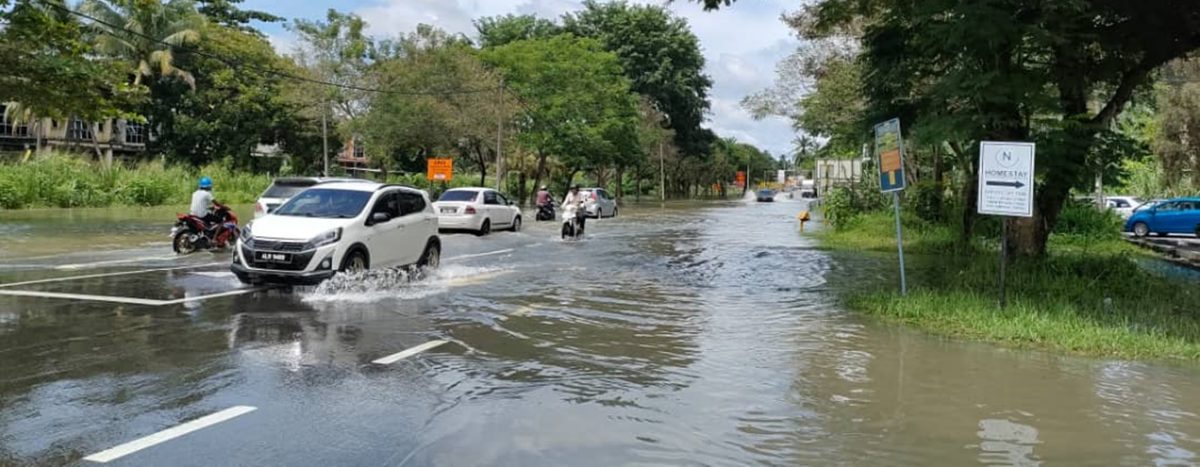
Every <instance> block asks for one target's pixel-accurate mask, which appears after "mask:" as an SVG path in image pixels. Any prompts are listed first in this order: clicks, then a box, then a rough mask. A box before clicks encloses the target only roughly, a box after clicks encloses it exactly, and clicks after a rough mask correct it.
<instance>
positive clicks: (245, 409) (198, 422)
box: [83, 405, 258, 463]
mask: <svg viewBox="0 0 1200 467" xmlns="http://www.w3.org/2000/svg"><path fill="white" fill-rule="evenodd" d="M255 410H258V408H256V407H250V406H247V405H237V406H233V407H230V408H228V409H225V410H222V411H220V412H217V413H214V414H209V415H205V416H203V417H200V418H197V419H195V420H192V421H190V422H187V423H184V424H182V425H179V426H176V427H174V428H168V429H166V430H163V431H160V432H158V433H155V434H152V435H150V436H147V437H145V438H140V439H136V440H133V441H130V442H128V443H125V444H122V445H120V446H117V447H115V448H111V449H106V450H103V451H100V452H97V453H95V454H92V455H90V456H87V457H84V458H83V460H85V461H91V462H99V463H105V462H110V461H114V460H117V459H120V458H122V457H125V456H128V455H130V454H133V453H135V452H138V451H141V450H143V449H146V448H148V447H151V446H154V445H156V444H159V443H164V442H167V441H170V440H172V439H175V438H178V437H180V436H183V435H186V434H188V433H191V432H193V431H197V430H200V429H203V428H207V427H210V426H213V425H216V424H218V423H221V422H223V421H226V420H229V419H232V418H234V417H237V416H239V415H244V414H248V413H250V412H253V411H255Z"/></svg>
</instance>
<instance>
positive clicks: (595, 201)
mask: <svg viewBox="0 0 1200 467" xmlns="http://www.w3.org/2000/svg"><path fill="white" fill-rule="evenodd" d="M579 194H580V195H582V196H583V209H584V210H585V211H586V212H587V216H588V217H617V202H616V201H615V200H613V197H612V196H609V194H608V192H607V191H605V190H604V189H603V188H583V189H581V190H579Z"/></svg>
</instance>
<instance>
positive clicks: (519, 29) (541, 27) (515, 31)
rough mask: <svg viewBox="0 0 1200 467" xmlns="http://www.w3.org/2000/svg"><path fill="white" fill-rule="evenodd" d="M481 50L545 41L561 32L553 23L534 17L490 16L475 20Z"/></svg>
mask: <svg viewBox="0 0 1200 467" xmlns="http://www.w3.org/2000/svg"><path fill="white" fill-rule="evenodd" d="M475 30H476V31H477V32H478V33H479V46H480V47H481V48H485V49H486V48H489V47H499V46H502V45H504V44H508V43H511V42H516V41H523V40H526V39H545V38H547V37H550V36H555V35H558V34H562V33H563V30H562V28H561V27H559V26H558V25H557V24H554V22H553V21H550V20H548V19H543V18H538V17H536V16H534V15H512V14H509V15H504V16H491V17H485V18H480V19H478V20H475Z"/></svg>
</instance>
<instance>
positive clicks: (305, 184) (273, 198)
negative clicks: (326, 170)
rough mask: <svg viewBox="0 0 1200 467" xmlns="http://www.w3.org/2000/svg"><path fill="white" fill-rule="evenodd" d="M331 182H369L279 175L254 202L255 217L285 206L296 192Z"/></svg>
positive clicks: (352, 179) (351, 179) (354, 179)
mask: <svg viewBox="0 0 1200 467" xmlns="http://www.w3.org/2000/svg"><path fill="white" fill-rule="evenodd" d="M329 182H368V183H371V182H370V181H369V180H360V179H356V178H337V177H279V178H276V179H275V180H273V181H272V182H271V186H269V187H267V189H266V190H265V191H263V193H262V194H261V195H259V196H258V201H256V202H255V203H254V217H262V216H265V215H267V214H270V213H271V212H272V211H274V210H276V209H278V208H279V207H280V206H283V203H286V202H287V200H288V199H289V198H291V197H293V196H296V193H299V192H301V191H304V190H307V189H309V188H312V187H313V186H315V185H317V184H320V183H329Z"/></svg>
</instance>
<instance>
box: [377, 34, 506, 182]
mask: <svg viewBox="0 0 1200 467" xmlns="http://www.w3.org/2000/svg"><path fill="white" fill-rule="evenodd" d="M383 46H384V47H381V48H384V49H388V50H390V51H391V52H390V55H392V56H393V58H388V59H385V60H382V61H380V62H379V63H377V64H376V66H375V69H374V71H373V74H374V76H375V78H374V81H376V82H378V83H379V84H380V85H381V87H382V88H383V89H385V90H395V91H396V92H382V93H378V94H376V95H374V96H372V99H371V106H370V112H369V113H368V114H367V117H366V118H364V119H363V122H362V125H360V131H361V133H362V134H363V135H365V136H366V143H367V144H368V145H369V146H370V147H372V148H374V151H375V152H376V153H377V154H382V155H388V156H390V160H391V162H392V163H394V164H395V166H397V167H400V168H405V169H409V170H422V169H423V168H424V162H425V158H426V157H429V156H432V155H434V151H452V152H455V153H457V154H458V155H459V156H460V158H462V159H464V160H466V161H468V162H470V163H471V164H473V165H475V167H477V168H478V169H479V178H480V181H479V183H480V184H481V185H482V184H483V183H484V178H485V177H486V176H487V173H488V171H487V166H488V164H489V163H492V162H494V161H495V160H496V153H497V150H498V148H497V147H496V136H497V135H496V132H497V125H498V124H501V123H507V122H510V121H511V120H512V119H513V116H514V115H515V113H516V111H517V102H516V98H515V96H511V95H504V96H502V95H501V93H502V90H501V87H500V75H499V73H498V72H497V71H495V70H490V69H488V68H487V67H485V66H484V64H483V63H482V62H481V61H480V60H479V58H478V57H476V56H475V54H474V52H473V50H472V49H471V48H470V45H469V44H468V43H467V42H466V41H465V40H463V39H462V38H460V37H456V36H452V35H449V34H447V33H445V32H444V31H441V30H438V29H434V28H432V27H430V26H426V25H421V26H419V27H418V28H417V31H416V32H415V33H412V34H409V35H407V36H405V37H402V38H401V39H400V40H399V41H397V42H396V43H394V44H383Z"/></svg>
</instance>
